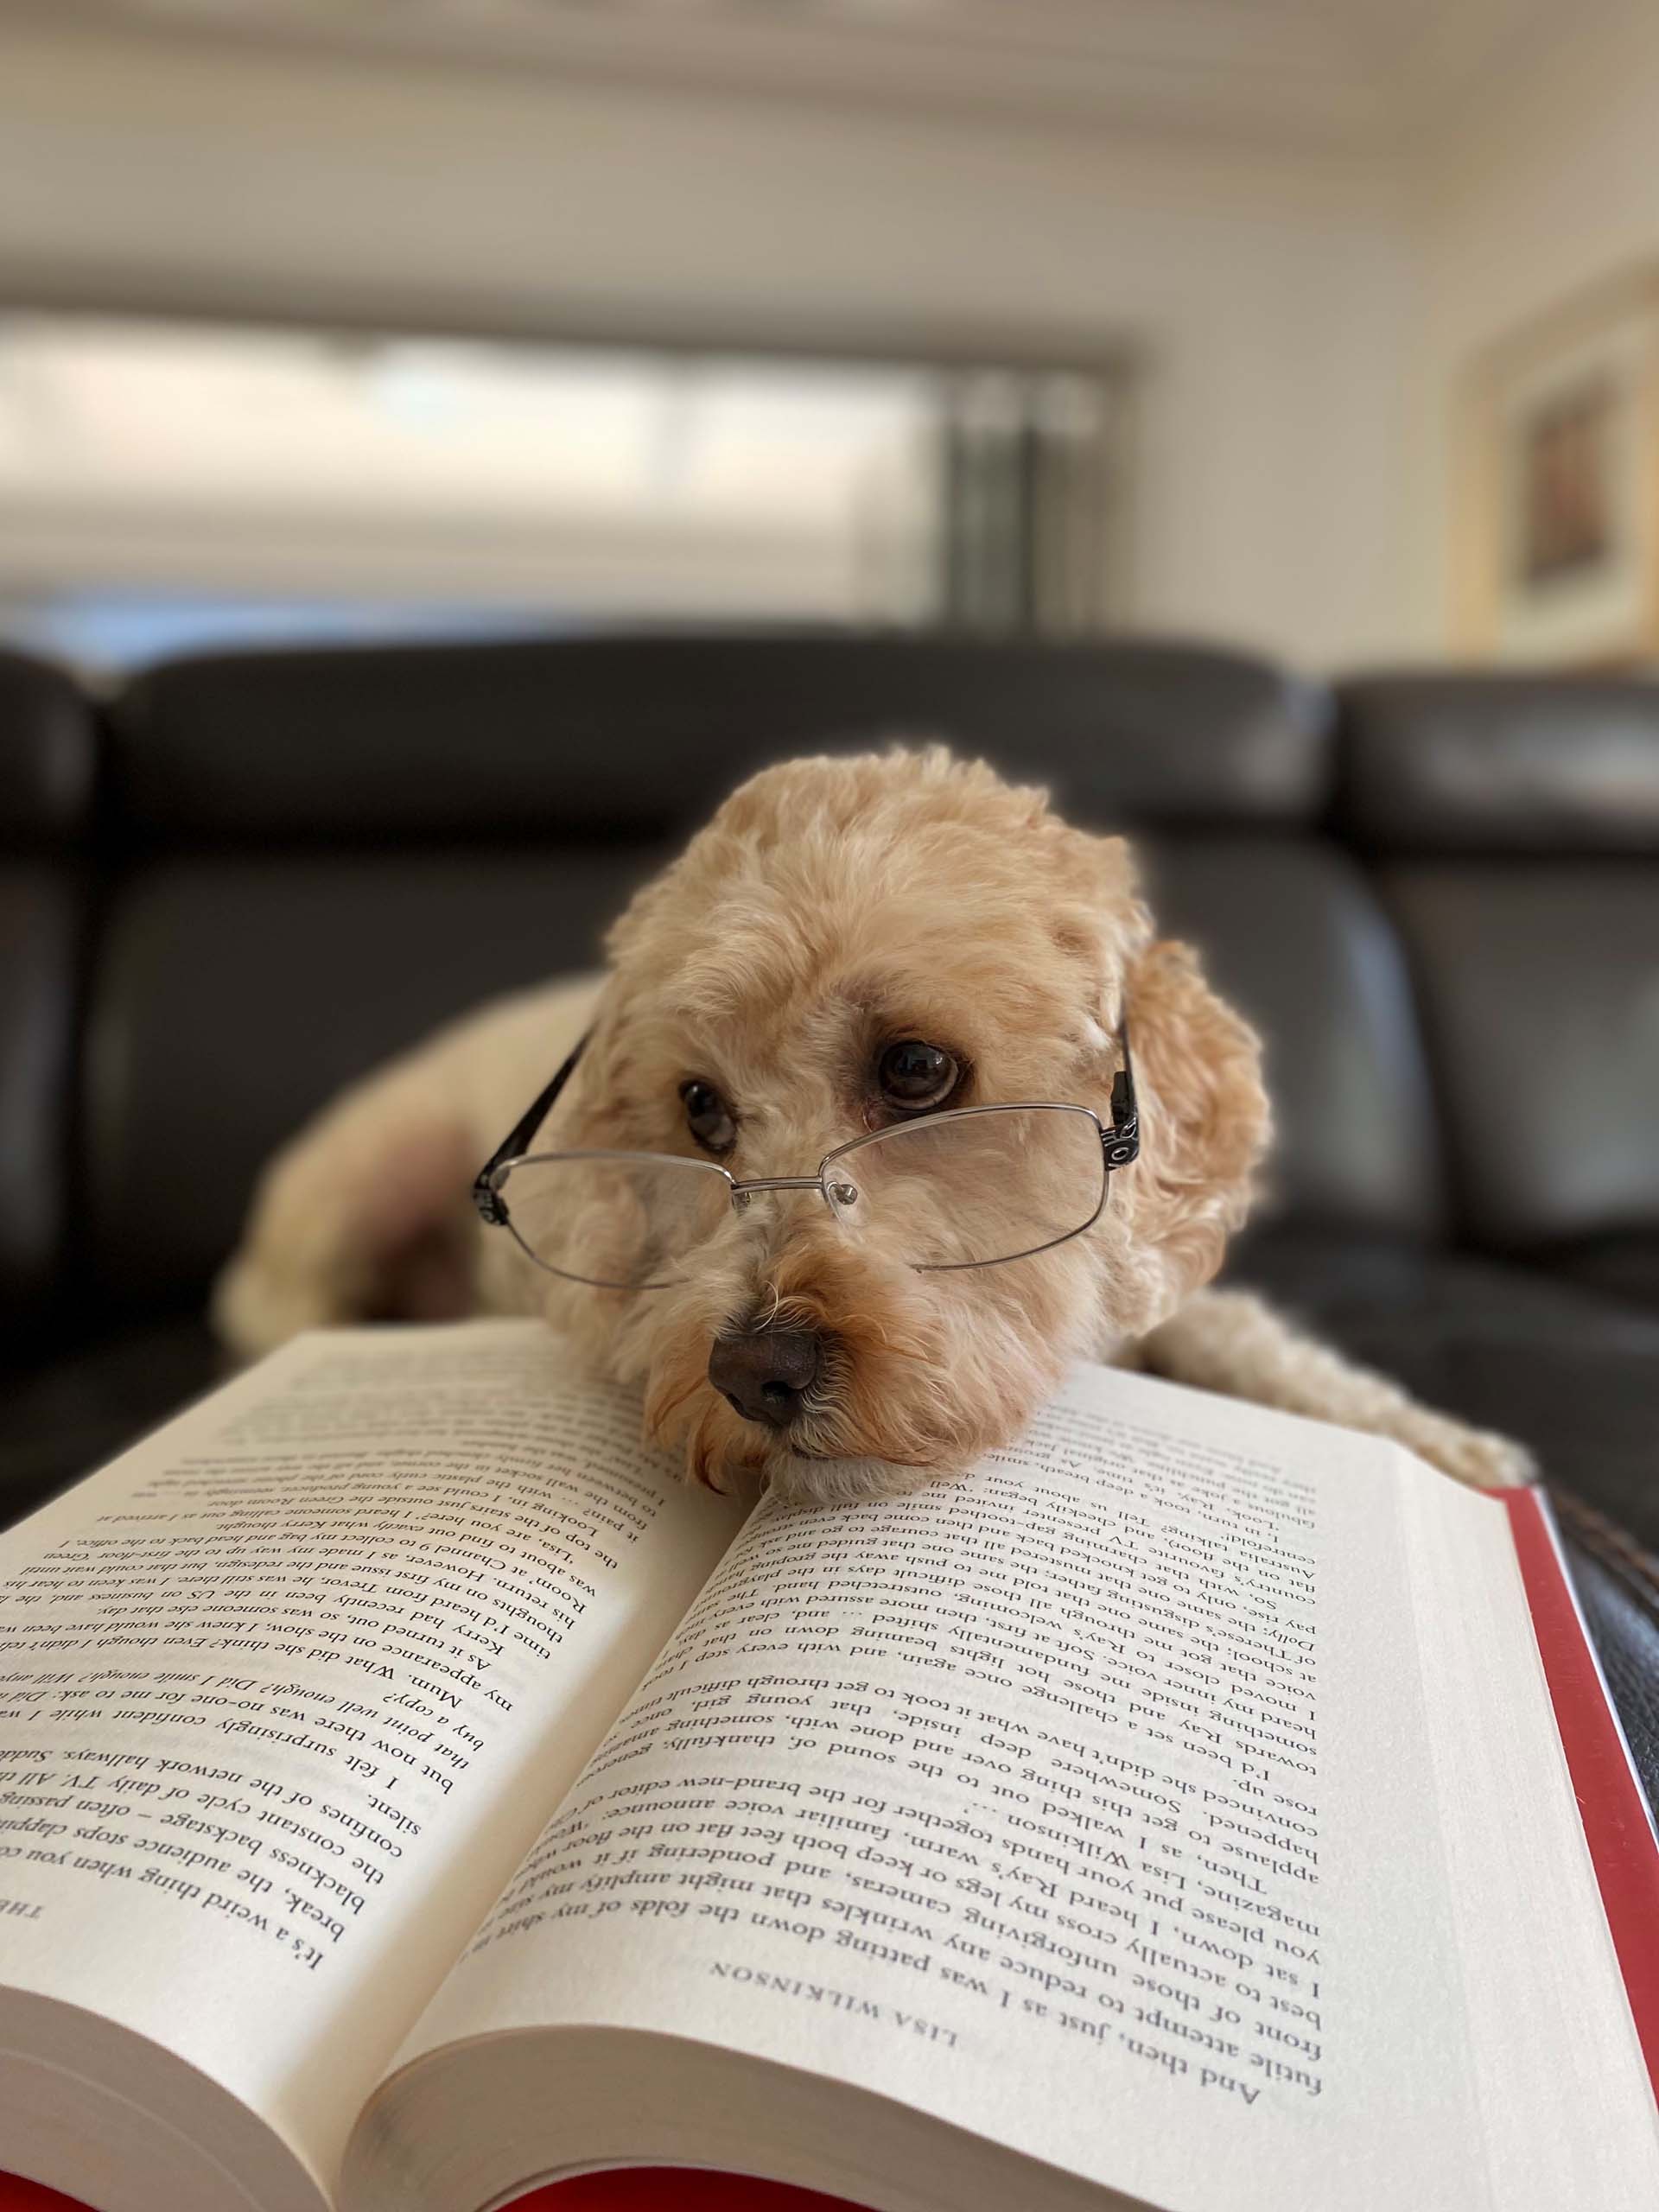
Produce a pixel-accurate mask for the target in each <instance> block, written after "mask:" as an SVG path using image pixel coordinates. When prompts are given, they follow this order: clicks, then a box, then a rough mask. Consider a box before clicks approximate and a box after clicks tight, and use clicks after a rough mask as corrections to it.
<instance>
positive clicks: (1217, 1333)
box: [1140, 1290, 1536, 1490]
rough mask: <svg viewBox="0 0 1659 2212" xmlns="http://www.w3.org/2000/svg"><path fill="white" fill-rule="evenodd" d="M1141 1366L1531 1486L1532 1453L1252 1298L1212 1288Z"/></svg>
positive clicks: (1155, 1339) (1147, 1343)
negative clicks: (1442, 1409)
mask: <svg viewBox="0 0 1659 2212" xmlns="http://www.w3.org/2000/svg"><path fill="white" fill-rule="evenodd" d="M1140 1356H1141V1364H1142V1365H1144V1366H1145V1367H1147V1369H1149V1370H1151V1372H1152V1373H1154V1374H1155V1375H1163V1376H1167V1377H1168V1378H1169V1380H1170V1381H1171V1382H1174V1383H1192V1384H1194V1385H1195V1386H1196V1387H1197V1388H1198V1389H1204V1390H1219V1391H1223V1392H1224V1393H1225V1394H1226V1395H1228V1396H1229V1397H1234V1398H1250V1399H1254V1400H1255V1402H1256V1403H1257V1404H1258V1405H1263V1406H1277V1407H1278V1408H1281V1411H1283V1412H1285V1413H1292V1414H1307V1415H1309V1416H1310V1417H1311V1418H1312V1419H1313V1420H1315V1421H1335V1422H1337V1423H1338V1425H1339V1426H1340V1427H1344V1428H1360V1429H1369V1430H1370V1431H1372V1432H1373V1433H1375V1434H1376V1435H1379V1436H1389V1437H1392V1438H1393V1439H1394V1440H1395V1442H1396V1443H1398V1444H1403V1445H1406V1446H1408V1448H1409V1449H1410V1450H1411V1451H1413V1452H1416V1453H1418V1454H1419V1456H1420V1457H1421V1458H1422V1459H1427V1460H1429V1461H1430V1462H1431V1463H1432V1464H1433V1465H1435V1466H1437V1467H1440V1468H1443V1469H1444V1470H1445V1471H1446V1473H1447V1474H1448V1475H1455V1476H1456V1477H1457V1478H1458V1480H1459V1482H1465V1483H1470V1484H1473V1485H1474V1486H1475V1487H1476V1488H1477V1489H1482V1490H1486V1489H1493V1488H1496V1487H1498V1486H1501V1485H1503V1484H1510V1483H1522V1482H1526V1481H1528V1480H1529V1479H1530V1478H1531V1477H1532V1476H1533V1475H1534V1474H1535V1471H1536V1470H1535V1466H1534V1464H1533V1461H1532V1459H1531V1456H1530V1454H1529V1452H1527V1451H1526V1449H1525V1448H1524V1446H1522V1445H1519V1444H1516V1443H1513V1442H1511V1440H1510V1439H1509V1438H1508V1437H1506V1436H1499V1435H1497V1434H1496V1433H1494V1432H1493V1431H1491V1429H1483V1428H1471V1427H1469V1426H1468V1425H1467V1424H1466V1423H1465V1422H1463V1421H1453V1420H1452V1418H1451V1417H1450V1416H1449V1415H1448V1414H1437V1413H1435V1412H1434V1411H1433V1409H1432V1408H1429V1407H1427V1406H1424V1405H1420V1404H1419V1403H1418V1402H1417V1400H1416V1399H1415V1398H1414V1397H1412V1396H1411V1395H1410V1394H1409V1392H1408V1391H1406V1390H1403V1389H1401V1387H1400V1385H1399V1384H1398V1383H1391V1382H1390V1381H1389V1378H1388V1377H1387V1376H1385V1375H1379V1374H1377V1373H1376V1371H1375V1370H1373V1369H1371V1368H1369V1367H1361V1366H1358V1365H1357V1364H1356V1363H1354V1362H1352V1361H1350V1360H1347V1359H1344V1357H1342V1355H1341V1354H1340V1353H1339V1352H1335V1351H1332V1350H1331V1349H1330V1347H1329V1346H1328V1345H1326V1344H1319V1342H1318V1341H1317V1340H1316V1339H1315V1338H1313V1337H1309V1336H1305V1335H1303V1333H1302V1332H1301V1331H1300V1330H1299V1329H1297V1328H1295V1327H1294V1325H1292V1324H1291V1323H1290V1322H1288V1321H1287V1320H1286V1319H1285V1318H1284V1316H1283V1315H1282V1314H1280V1313H1274V1309H1273V1308H1272V1306H1268V1305H1267V1304H1266V1303H1265V1302H1264V1301H1263V1300H1262V1299H1260V1298H1257V1297H1255V1296H1254V1295H1253V1294H1251V1293H1249V1291H1242V1290H1205V1291H1199V1292H1198V1293H1197V1294H1196V1295H1194V1296H1193V1297H1192V1298H1189V1299H1188V1300H1187V1301H1186V1303H1185V1306H1182V1307H1181V1309H1180V1311H1179V1313H1176V1314H1174V1315H1173V1316H1172V1317H1171V1319H1169V1320H1167V1321H1165V1322H1164V1323H1162V1324H1161V1325H1160V1326H1159V1327H1158V1328H1156V1329H1154V1330H1153V1331H1152V1332H1151V1334H1150V1335H1149V1336H1147V1338H1145V1339H1144V1341H1143V1342H1142V1344H1141V1347H1140Z"/></svg>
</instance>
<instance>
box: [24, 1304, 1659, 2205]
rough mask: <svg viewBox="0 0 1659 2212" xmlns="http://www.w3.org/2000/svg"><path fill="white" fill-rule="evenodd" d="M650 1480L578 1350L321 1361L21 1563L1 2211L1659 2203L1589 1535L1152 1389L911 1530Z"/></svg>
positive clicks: (41, 1517)
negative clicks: (1595, 1638)
mask: <svg viewBox="0 0 1659 2212" xmlns="http://www.w3.org/2000/svg"><path fill="white" fill-rule="evenodd" d="M638 1433H639V1412H638V1408H637V1406H636V1405H635V1404H634V1403H632V1402H631V1401H630V1400H629V1399H628V1398H627V1397H626V1395H625V1394H623V1393H620V1392H618V1391H613V1390H611V1389H607V1388H605V1387H604V1386H601V1385H595V1384H590V1383H572V1382H570V1381H569V1380H568V1379H566V1378H565V1377H564V1376H563V1370H562V1369H561V1365H560V1363H559V1356H558V1353H557V1351H556V1347H555V1345H554V1344H553V1343H552V1341H551V1340H550V1338H548V1337H547V1336H546V1335H545V1333H544V1332H542V1331H541V1330H540V1329H539V1328H538V1327H537V1325H535V1324H533V1323H528V1322H524V1323H520V1322H488V1323H474V1324H469V1325H464V1326H461V1327H458V1328H446V1329H429V1330H420V1331H416V1330H397V1329H387V1330H363V1331H351V1332H340V1333H335V1334H323V1335H317V1336H311V1337H308V1338H302V1339H300V1340H299V1341H298V1342H297V1343H296V1344H293V1345H291V1346H289V1348H288V1349H287V1350H286V1351H283V1352H281V1353H279V1354H278V1355H277V1357H274V1358H273V1359H271V1360H270V1361H268V1362H267V1363H265V1364H264V1366H262V1367H259V1368H257V1369H256V1370H253V1371H252V1372H251V1373H249V1374H247V1375H245V1376H242V1377H240V1378H239V1379H238V1380H237V1381H236V1382H234V1383H232V1384H231V1385H230V1386H229V1387H228V1388H226V1389H224V1390H223V1391H221V1392H220V1393H219V1394H218V1395H216V1396H215V1397H213V1398H212V1399H209V1400H208V1401H207V1402H205V1403H203V1404H201V1405H200V1406H198V1407H196V1408H194V1409H193V1410H192V1411H190V1412H189V1413H188V1414H185V1415H184V1416H183V1417H182V1418H181V1419H180V1420H178V1421H175V1422H174V1423H173V1424H172V1425H171V1426H170V1427H168V1428H166V1429H164V1430H162V1432H160V1433H158V1434H156V1436H153V1437H151V1438H150V1439H149V1440H147V1441H146V1442H144V1443H143V1444H141V1445H140V1446H137V1448H136V1449H134V1450H133V1451H131V1452H129V1453H127V1454H126V1456H125V1457H124V1458H123V1459H120V1460H118V1462H117V1463H116V1464H115V1465H113V1466H111V1467H110V1468H108V1469H106V1470H105V1471H104V1472H103V1473H102V1474H100V1475H98V1476H96V1477H94V1478H92V1480H90V1481H88V1482H86V1483H84V1484H81V1485H80V1486H79V1488H77V1489H75V1490H74V1491H71V1492H69V1493H68V1494H67V1495H66V1496H64V1497H61V1498H60V1499H58V1500H56V1501H55V1502H54V1503H52V1504H51V1505H49V1506H48V1507H47V1508H46V1509H45V1510H43V1511H41V1512H40V1513H38V1514H36V1515H35V1516H34V1518H33V1519H31V1520H29V1521H28V1522H24V1523H23V1524H22V1527H20V1528H19V1529H16V1530H15V1531H13V1532H12V1533H11V1534H10V1535H8V1536H6V1537H4V1538H3V1539H0V1985H3V1986H0V2170H9V2171H14V2172H17V2173H21V2174H23V2175H27V2176H29V2177H34V2178H35V2179H37V2180H41V2181H44V2182H47V2183H51V2184H53V2185H54V2186H55V2187H57V2188H59V2189H61V2190H66V2191H67V2192H68V2193H70V2194H71V2195H73V2196H79V2197H81V2198H83V2199H85V2200H86V2202H88V2203H90V2204H92V2205H94V2206H97V2207H99V2208H100V2212H232V2208H239V2207H245V2208H251V2212H327V2209H328V2208H335V2207H338V2208H342V2209H343V2212H480V2208H483V2207H486V2206H499V2205H504V2204H505V2203H508V2202H511V2201H512V2198H513V2196H515V2195H516V2194H518V2192H519V2191H521V2190H525V2189H528V2188H529V2187H531V2186H532V2185H533V2184H535V2183H537V2182H539V2181H543V2180H546V2179H549V2178H550V2177H557V2176H559V2175H561V2174H566V2173H572V2172H575V2171H582V2170H587V2169H592V2168H594V2167H599V2166H603V2165H606V2164H612V2163H626V2164H683V2165H703V2166H709V2167H715V2168H722V2169H727V2170H730V2171H735V2172H747V2173H751V2174H761V2175H769V2176H772V2177H775V2178H777V2179H780V2180H784V2181H790V2182H795V2183H804V2184H806V2185H808V2186H810V2187H812V2188H815V2189H818V2190H825V2191H828V2192H829V2193H831V2194H834V2195H837V2196H842V2197H846V2198H849V2199H851V2200H853V2201H854V2202H857V2203H859V2204H864V2205H870V2206H875V2207H878V2208H882V2212H1014V2208H1018V2209H1019V2212H1061V2209H1062V2208H1066V2209H1067V2212H1071V2208H1075V2212H1085V2208H1092V2212H1109V2208H1113V2207H1120V2208H1121V2207H1125V2206H1129V2205H1135V2206H1156V2207H1160V2208H1164V2212H1304V2208H1305V2212H1332V2208H1334V2207H1337V2206H1338V2205H1340V2206H1343V2207H1361V2206H1363V2207H1364V2208H1366V2212H1473V2208H1477V2207H1490V2208H1495V2212H1565V2208H1568V2207H1571V2208H1573V2212H1651V2208H1652V2207H1653V2206H1655V2205H1656V2204H1659V2122H1656V2113H1655V2105H1654V2094H1653V2088H1652V2083H1651V2080H1650V2076H1649V2063H1650V2062H1651V2061H1652V2059H1653V2058H1654V2057H1655V2056H1656V2055H1659V2011H1656V2005H1655V1998H1656V1988H1655V1982H1656V1977H1659V1919H1656V1918H1652V1917H1645V1916H1648V1915H1650V1914H1651V1913H1652V1912H1653V1910H1654V1907H1655V1904H1656V1900H1659V1858H1656V1855H1655V1852H1654V1844H1653V1837H1652V1833H1651V1830H1650V1828H1649V1827H1648V1826H1647V1825H1646V1821H1645V1813H1644V1811H1643V1809H1642V1808H1641V1806H1640V1800H1639V1798H1638V1796H1637V1793H1636V1790H1635V1785H1634V1782H1633V1779H1632V1777H1630V1772H1629V1770H1628V1768H1627V1766H1625V1765H1624V1764H1622V1756H1623V1745H1622V1739H1621V1738H1619V1737H1618V1732H1617V1726H1616V1724H1615V1723H1614V1722H1613V1720H1612V1719H1611V1710H1610V1708H1609V1707H1607V1705H1606V1702H1605V1693H1604V1692H1603V1691H1602V1689H1601V1688H1600V1685H1599V1677H1598V1676H1597V1675H1596V1673H1595V1670H1594V1665H1593V1661H1592V1660H1591V1659H1590V1657H1589V1652H1588V1646H1587V1644H1586V1643H1585V1642H1584V1641H1583V1637H1582V1630H1581V1628H1580V1624H1579V1623H1578V1621H1577V1618H1576V1616H1575V1615H1574V1614H1573V1611H1572V1605H1571V1599H1570V1598H1569V1597H1568V1596H1567V1586H1566V1583H1565V1580H1564V1579H1563V1577H1562V1575H1561V1572H1560V1563H1559V1559H1558V1557H1557V1555H1556V1554H1555V1553H1554V1550H1553V1548H1552V1544H1551V1539H1550V1535H1549V1531H1548V1522H1547V1521H1546V1520H1545V1519H1544V1518H1543V1516H1542V1514H1541V1508H1540V1507H1539V1505H1538V1504H1537V1502H1536V1501H1535V1499H1534V1498H1532V1497H1530V1496H1528V1497H1522V1498H1515V1499H1510V1500H1508V1501H1504V1500H1499V1499H1494V1498H1491V1497H1479V1496H1476V1495H1473V1494H1471V1492H1469V1491H1464V1490H1460V1489H1459V1488H1457V1487H1455V1486H1454V1485H1453V1484H1451V1483H1450V1482H1448V1481H1446V1479H1445V1478H1442V1477H1441V1476H1440V1475H1438V1474H1435V1473H1433V1472H1432V1471H1430V1470H1429V1469H1427V1467H1425V1466H1423V1465H1421V1464H1420V1463H1418V1462H1417V1461H1415V1460H1414V1459H1411V1458H1410V1457H1409V1456H1408V1454H1407V1453H1405V1452H1402V1451H1400V1450H1398V1449H1397V1448H1396V1447H1395V1446H1391V1445H1389V1444H1385V1443H1382V1442H1379V1441H1377V1440H1375V1439H1371V1438H1364V1437H1360V1436H1355V1435H1351V1434H1349V1433H1345V1432H1343V1431H1339V1430H1337V1429H1332V1428H1327V1427H1322V1426H1320V1425H1319V1424H1316V1423H1313V1422H1308V1421H1298V1420H1294V1419H1292V1418H1289V1417H1287V1416H1285V1415H1281V1414H1270V1413H1267V1412H1263V1411H1262V1410H1260V1409H1258V1408H1252V1407H1249V1406H1243V1405H1239V1404H1236V1403H1233V1402H1229V1401H1225V1400H1223V1399H1219V1398H1211V1397H1207V1396H1205V1395H1200V1394H1198V1393H1194V1392H1191V1391H1186V1390H1181V1389H1174V1388H1173V1387H1172V1386H1170V1385H1167V1384H1164V1383H1155V1382H1151V1381H1148V1380H1146V1379H1144V1378H1142V1377H1139V1376H1131V1375H1123V1374H1118V1373H1115V1372H1109V1371H1107V1370H1102V1369H1096V1368H1080V1369H1078V1370H1076V1371H1075V1372H1074V1374H1073V1376H1072V1377H1071V1381H1070V1383H1069V1384H1068V1386H1067V1388H1066V1389H1065V1391H1064V1392H1063V1393H1062V1395H1060V1396H1059V1398H1058V1400H1057V1401H1056V1402H1054V1403H1053V1404H1052V1406H1051V1407H1050V1408H1048V1410H1047V1411H1046V1414H1044V1415H1043V1416H1042V1417H1041V1418H1040V1419H1039V1421H1038V1422H1037V1423H1036V1425H1035V1426H1034V1427H1033V1429H1032V1431H1031V1433H1029V1434H1028V1435H1027V1437H1026V1439H1025V1440H1024V1441H1023V1442H1022V1443H1020V1445H1019V1446H1015V1447H1014V1448H1012V1449H1010V1450H1008V1451H1006V1452H998V1453H995V1454H994V1455H993V1456H992V1458H991V1459H989V1460H988V1462H987V1463H986V1464H985V1465H983V1466H982V1468H980V1469H979V1470H978V1471H976V1473H975V1474H974V1475H972V1476H971V1477H970V1478H967V1479H965V1480H963V1481H961V1482H959V1483H955V1484H943V1485H939V1486H937V1487H935V1488H933V1489H931V1490H928V1491H924V1492H920V1493H918V1494H916V1495H914V1496H912V1497H907V1498H904V1499H900V1500H897V1501H894V1502H892V1503H882V1504H876V1505H860V1506H854V1507H849V1508H845V1509H835V1510H831V1509H827V1508H817V1509H811V1508H791V1507H788V1506H785V1505H782V1504H780V1503H778V1502H777V1501H775V1500H765V1499H763V1500H762V1501H761V1502H760V1503H759V1504H758V1505H756V1506H754V1507H753V1510H748V1509H747V1508H746V1506H745V1504H744V1503H742V1502H741V1501H738V1500H724V1499H720V1498H716V1497H709V1496H706V1495H702V1494H700V1493H695V1492H692V1491H687V1490H685V1489H684V1488H683V1487H682V1486H681V1485H680V1484H679V1483H678V1482H677V1479H676V1477H675V1472H674V1471H673V1470H672V1469H671V1467H670V1466H669V1465H668V1464H667V1463H666V1462H665V1461H662V1460H659V1459H657V1458H655V1457H653V1456H652V1453H650V1452H648V1451H646V1450H645V1449H644V1448H642V1447H641V1446H640V1445H639V1442H638ZM1529 1591H1530V1593H1531V1597H1532V1600H1533V1602H1532V1604H1530V1605H1529ZM1541 1650H1542V1651H1543V1653H1544V1654H1545V1657H1546V1659H1548V1657H1549V1655H1550V1654H1551V1653H1552V1651H1553V1653H1554V1660H1553V1662H1551V1663H1550V1665H1549V1666H1548V1669H1547V1667H1546V1664H1545V1663H1543V1662H1541ZM1558 1713H1559V1715H1560V1718H1559V1719H1558V1718H1557V1715H1558ZM1580 1800H1582V1806H1581V1804H1580ZM1644 2037H1646V2038H1647V2039H1648V2057H1647V2061H1644V2056H1643V2038H1644Z"/></svg>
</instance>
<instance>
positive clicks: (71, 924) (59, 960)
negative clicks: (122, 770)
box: [0, 857, 86, 1332]
mask: <svg viewBox="0 0 1659 2212" xmlns="http://www.w3.org/2000/svg"><path fill="white" fill-rule="evenodd" d="M85 927H86V896H85V893H84V888H83V887H82V885H81V883H80V882H79V879H78V878H77V877H76V876H75V875H74V874H72V873H71V872H70V870H69V869H67V868H65V867H62V866H60V864H59V863H57V862H56V861H53V860H49V859H46V858H41V859H39V860H26V859H23V858H21V857H19V858H17V859H15V860H10V861H8V860H0V1321H3V1322H4V1323H5V1324H6V1325H7V1327H8V1331H9V1332H10V1327H11V1325H13V1324H14V1323H15V1322H17V1321H19V1320H20V1319H21V1318H22V1317H25V1316H29V1317H32V1318H34V1319H40V1318H41V1316H40V1311H39V1309H40V1308H41V1306H43V1305H45V1304H46V1303H47V1302H48V1301H49V1300H50V1299H51V1298H52V1296H53V1294H54V1292H55V1291H56V1290H57V1289H59V1288H60V1287H61V1285H62V1283H63V1281H64V1278H65V1274H66V1269H67V1262H68V1239H69V1235H70V1216H71V1199H72V1176H71V1167H70V1160H71V1135H70V1132H71V1127H72V1122H73V1112H74V1105H75V1101H74V1090H73V1070H74V1064H75V1054H76V1034H75V1033H76V1028H77V1026H78V1024H79V1019H80V1012H81V1004H80V966H81V957H82V950H83V944H84V936H85Z"/></svg>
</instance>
